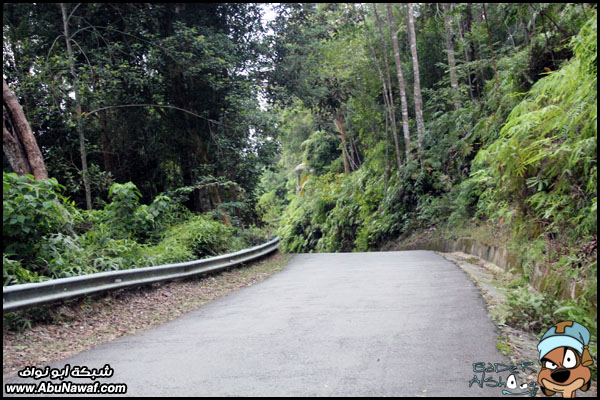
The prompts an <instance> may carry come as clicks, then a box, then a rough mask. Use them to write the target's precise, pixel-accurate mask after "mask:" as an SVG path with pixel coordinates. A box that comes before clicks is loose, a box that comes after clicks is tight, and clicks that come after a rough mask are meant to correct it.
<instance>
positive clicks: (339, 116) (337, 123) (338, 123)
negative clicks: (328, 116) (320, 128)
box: [334, 110, 350, 174]
mask: <svg viewBox="0 0 600 400" xmlns="http://www.w3.org/2000/svg"><path fill="white" fill-rule="evenodd" d="M334 122H335V126H337V128H338V131H339V132H340V137H341V138H342V159H343V160H344V173H345V174H349V173H350V163H349V162H348V151H347V149H346V130H345V129H344V120H343V117H342V112H341V110H338V113H337V115H336V116H335V118H334Z"/></svg>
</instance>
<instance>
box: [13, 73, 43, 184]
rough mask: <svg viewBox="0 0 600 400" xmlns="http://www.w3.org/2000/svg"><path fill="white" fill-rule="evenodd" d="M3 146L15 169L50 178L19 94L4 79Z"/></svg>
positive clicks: (37, 176)
mask: <svg viewBox="0 0 600 400" xmlns="http://www.w3.org/2000/svg"><path fill="white" fill-rule="evenodd" d="M2 96H3V98H2V117H3V119H2V148H3V150H4V154H5V155H6V158H7V159H8V162H9V163H10V165H11V167H12V169H13V171H15V172H16V173H17V174H19V175H25V174H33V177H34V178H35V179H36V180H40V179H48V172H47V170H46V165H45V164H44V158H43V157H42V152H41V151H40V148H39V147H38V145H37V142H36V141H35V137H34V136H33V132H32V131H31V127H30V126H29V123H28V122H27V118H25V113H24V112H23V108H22V107H21V105H20V104H19V101H18V100H17V96H15V94H14V93H13V92H12V90H10V88H9V87H8V84H7V83H6V80H4V79H2Z"/></svg>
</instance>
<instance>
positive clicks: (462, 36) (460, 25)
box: [458, 18, 475, 101]
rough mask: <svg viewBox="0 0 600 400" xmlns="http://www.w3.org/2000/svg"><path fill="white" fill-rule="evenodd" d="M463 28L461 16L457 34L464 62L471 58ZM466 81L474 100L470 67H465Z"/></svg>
mask: <svg viewBox="0 0 600 400" xmlns="http://www.w3.org/2000/svg"><path fill="white" fill-rule="evenodd" d="M463 30H464V27H463V21H462V18H461V19H460V20H459V24H458V34H459V35H460V42H461V43H462V48H463V53H464V55H465V62H466V63H469V62H470V61H471V60H470V59H469V52H468V51H467V41H466V39H465V34H464V32H463ZM467 81H468V83H469V96H470V97H471V101H475V95H474V94H473V80H472V77H471V67H467Z"/></svg>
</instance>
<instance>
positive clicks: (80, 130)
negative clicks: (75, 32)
mask: <svg viewBox="0 0 600 400" xmlns="http://www.w3.org/2000/svg"><path fill="white" fill-rule="evenodd" d="M60 9H61V11H62V20H63V27H64V36H65V42H66V44H67V55H68V58H69V69H70V71H71V75H72V76H73V91H74V92H75V106H76V111H77V113H76V116H75V118H76V119H77V133H78V135H79V155H80V157H81V175H82V177H83V187H84V190H85V204H86V207H87V209H88V210H91V209H92V190H91V189H90V182H89V176H88V165H87V151H86V149H85V134H84V132H83V121H82V119H81V117H82V115H81V97H80V96H81V94H80V93H79V75H78V74H77V72H76V71H75V60H74V57H73V49H72V48H71V40H72V38H71V35H70V34H69V17H68V16H67V5H66V4H65V3H60Z"/></svg>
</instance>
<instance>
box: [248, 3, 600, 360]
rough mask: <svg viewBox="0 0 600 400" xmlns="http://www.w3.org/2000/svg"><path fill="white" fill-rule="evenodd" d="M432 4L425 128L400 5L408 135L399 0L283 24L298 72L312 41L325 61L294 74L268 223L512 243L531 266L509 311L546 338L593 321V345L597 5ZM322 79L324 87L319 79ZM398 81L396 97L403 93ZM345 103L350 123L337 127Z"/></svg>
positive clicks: (424, 33)
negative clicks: (570, 324)
mask: <svg viewBox="0 0 600 400" xmlns="http://www.w3.org/2000/svg"><path fill="white" fill-rule="evenodd" d="M418 7H419V12H418V15H417V18H416V22H414V23H416V24H417V25H418V27H419V29H418V30H417V49H418V50H419V54H418V68H419V71H420V72H421V74H422V75H421V79H420V81H421V82H420V83H421V91H422V96H423V99H424V108H423V109H422V110H421V111H422V112H423V114H424V116H425V118H424V122H425V123H424V127H425V129H424V131H423V132H422V133H421V132H420V130H419V129H418V128H419V127H418V122H419V121H418V118H417V117H418V112H419V109H418V103H417V100H416V85H413V84H412V83H414V82H412V81H414V80H416V74H414V72H415V66H416V65H417V64H416V63H415V61H416V60H415V58H414V57H413V56H412V55H411V53H410V52H409V49H408V47H407V46H406V44H407V43H409V42H410V38H409V37H408V35H409V31H410V26H409V25H410V21H408V23H407V20H406V19H405V18H406V13H410V12H411V11H410V10H408V9H407V8H406V6H404V5H402V6H395V8H394V7H392V9H391V14H390V15H391V18H392V19H394V20H395V22H396V23H397V22H398V21H403V22H402V25H401V27H400V29H397V33H396V34H397V35H398V38H399V39H400V40H401V42H402V41H404V43H405V46H406V47H404V49H402V48H400V49H399V50H400V64H401V66H402V67H403V71H404V75H403V77H404V79H405V80H406V81H407V82H409V84H406V83H407V82H403V83H404V85H403V86H405V95H406V96H407V97H408V99H409V101H408V106H409V107H407V108H408V114H409V121H408V122H409V124H408V128H409V131H410V135H411V136H410V139H409V140H408V141H403V140H402V138H401V136H400V135H401V132H402V125H401V122H400V114H401V113H400V111H399V110H400V109H401V108H402V99H401V98H402V89H401V86H402V84H401V83H402V82H401V77H400V76H399V78H398V80H395V79H391V80H390V78H389V76H390V75H389V74H390V71H392V74H391V76H392V77H394V74H393V71H395V62H394V61H395V60H394V58H395V50H394V52H392V48H393V46H392V44H393V43H390V38H392V39H393V36H394V35H393V34H390V25H389V24H388V19H387V18H385V17H386V10H385V6H384V7H382V6H381V5H369V6H365V9H362V8H359V7H338V8H336V7H333V6H326V5H324V6H322V7H319V6H317V8H316V9H314V8H310V7H305V8H304V9H302V10H301V11H300V10H298V11H297V14H292V16H291V17H290V19H289V21H294V23H293V24H292V22H289V21H288V23H289V25H288V26H287V30H285V29H284V32H285V33H286V34H287V35H288V36H285V38H286V40H287V42H286V45H287V46H288V48H292V49H294V50H295V51H290V53H289V55H288V58H287V59H285V60H286V61H287V62H288V63H289V64H287V65H288V68H287V69H285V68H283V67H282V68H281V73H282V74H286V73H287V74H290V70H291V69H292V68H293V66H294V65H295V64H294V62H295V60H296V58H295V57H297V56H298V53H301V51H302V49H304V48H305V47H301V46H300V44H299V43H312V44H311V45H309V46H310V48H311V50H312V52H310V54H315V53H316V54H317V55H316V56H314V57H313V58H311V57H309V58H308V60H310V61H307V62H305V63H304V64H303V71H311V73H308V72H307V73H306V75H302V74H299V73H296V74H292V75H288V78H289V79H288V80H287V81H285V82H282V87H285V88H286V90H287V91H286V93H288V94H291V95H292V99H293V100H288V102H287V103H286V104H284V103H283V102H280V103H278V104H279V105H280V107H282V111H281V113H280V116H281V119H280V126H281V129H282V137H283V139H284V142H283V147H282V155H281V158H280V161H279V164H277V165H276V166H275V167H273V168H271V169H270V170H269V171H267V172H266V173H265V174H264V175H263V182H262V185H263V188H264V190H265V194H263V196H262V197H261V198H260V199H259V202H258V205H259V207H261V209H262V210H264V211H263V218H264V220H265V221H266V222H267V223H271V224H273V225H274V226H277V227H278V234H279V235H280V236H281V238H282V245H283V248H284V249H285V250H287V251H289V252H337V251H373V250H378V249H393V248H394V247H395V246H397V245H398V244H399V242H402V241H403V240H410V239H411V237H415V236H419V237H420V239H421V240H427V239H435V238H436V237H444V238H459V237H474V238H477V239H478V240H481V241H483V242H484V243H487V244H489V245H501V246H505V247H507V248H508V249H509V251H510V252H511V253H512V254H516V255H518V256H519V258H520V260H519V261H520V262H521V264H522V268H521V270H519V271H513V272H515V273H517V276H518V279H516V280H515V281H512V282H511V283H510V285H509V286H510V293H509V294H508V295H507V301H506V307H507V308H506V310H505V314H504V316H503V319H502V321H503V323H506V324H509V325H512V326H515V327H520V328H524V329H527V330H528V331H531V332H533V333H535V334H538V335H541V334H543V332H544V331H545V329H547V327H548V326H551V325H552V324H554V323H556V321H559V320H576V321H579V322H581V323H582V324H584V325H585V326H586V327H588V329H590V331H591V333H592V346H593V348H592V349H591V350H592V354H594V356H595V354H596V339H597V246H596V244H597V154H596V152H597V65H596V64H597V18H596V9H595V7H587V6H586V5H583V6H582V5H571V4H560V5H559V4H554V5H541V4H533V5H518V4H512V5H492V4H488V5H481V4H479V5H474V4H473V5H464V4H455V5H453V8H452V10H449V9H445V10H442V9H441V8H440V7H438V6H436V5H430V4H420V5H419V6H418ZM377 12H378V14H377ZM484 13H485V14H487V15H484ZM361 14H363V15H362V16H361ZM307 15H308V16H307ZM476 15H478V16H479V18H477V17H476ZM294 17H296V19H294ZM352 18H354V20H353V19H352ZM363 18H364V19H363ZM448 20H450V22H449V23H450V25H451V26H452V27H453V28H454V33H455V35H454V40H450V41H449V42H448V41H445V39H447V36H446V35H447V33H448V31H447V30H446V29H445V28H444V27H445V24H448ZM357 26H360V30H362V32H357V30H359V28H357ZM319 32H320V33H322V34H323V36H319ZM332 32H334V33H333V34H332ZM392 32H393V30H392ZM299 35H303V36H301V37H302V38H303V39H304V41H302V40H301V39H299V38H298V36H299ZM307 37H311V38H312V37H319V38H321V40H320V41H314V40H312V41H311V40H308V39H307ZM282 41H284V40H282ZM444 43H446V46H443V44H444ZM448 43H450V45H448ZM453 43H454V44H453ZM294 46H297V47H294ZM340 48H345V49H348V48H350V49H351V50H350V51H344V52H340V51H339V49H340ZM435 49H437V51H436V50H435ZM449 50H453V52H454V54H453V56H454V60H452V62H454V63H455V64H454V66H453V67H451V66H450V62H451V61H450V57H448V56H447V55H448V54H449ZM392 54H393V55H392ZM386 64H387V65H386ZM282 65H286V64H285V63H282ZM342 68H346V69H345V70H343V69H342ZM378 68H379V70H378ZM386 68H387V69H388V72H387V74H388V75H387V78H386ZM348 69H350V70H351V72H350V71H348ZM313 71H317V72H316V73H317V76H319V80H317V79H315V78H314V75H313V73H312V72H313ZM340 71H344V72H340ZM378 71H382V73H380V74H378ZM452 72H454V73H455V74H456V76H454V77H453V76H452ZM455 79H456V81H457V82H458V86H455V85H453V81H454V80H455ZM309 82H310V83H313V86H319V87H321V88H322V90H321V91H316V90H315V91H310V90H309V89H308V88H309V87H311V85H310V84H309ZM315 82H320V83H322V84H321V85H314V83H315ZM328 85H329V86H328ZM413 86H415V93H414V95H413V93H411V91H412V87H413ZM386 87H387V88H388V89H386ZM390 87H392V88H393V90H392V91H391V92H392V94H393V97H394V98H395V99H396V100H392V101H389V99H390V97H391V94H390V91H389V88H390ZM386 90H387V91H386ZM386 96H387V98H388V99H387V100H386ZM399 97H400V98H399ZM411 97H414V98H415V99H414V102H413V101H411ZM392 105H395V107H396V108H395V111H394V108H393V107H392ZM339 110H342V111H339ZM338 112H341V114H342V115H343V117H344V121H345V125H344V127H345V129H344V131H343V132H342V131H341V130H340V129H339V124H337V123H334V122H335V118H337V115H338ZM394 113H395V114H394ZM394 115H395V116H396V118H397V121H395V120H394V117H393V116H394ZM394 124H397V126H396V127H394ZM342 133H343V136H342ZM395 135H397V136H398V137H400V139H399V140H398V141H395ZM336 141H337V144H338V145H337V146H334V144H335V142H336ZM403 142H404V143H403ZM403 144H404V146H403ZM345 158H346V159H347V162H346V160H344V159H345ZM398 160H399V161H398ZM346 165H349V167H346ZM282 194H283V195H282ZM536 271H537V272H536ZM532 288H535V289H532ZM572 288H574V289H572Z"/></svg>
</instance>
